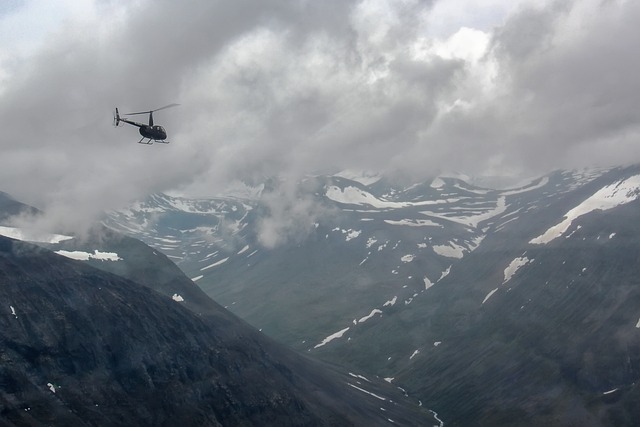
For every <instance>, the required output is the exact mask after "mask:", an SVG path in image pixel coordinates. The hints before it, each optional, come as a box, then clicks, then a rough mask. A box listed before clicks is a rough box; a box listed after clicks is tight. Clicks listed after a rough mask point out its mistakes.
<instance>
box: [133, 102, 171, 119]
mask: <svg viewBox="0 0 640 427" xmlns="http://www.w3.org/2000/svg"><path fill="white" fill-rule="evenodd" d="M178 105H180V104H169V105H165V106H164V107H160V108H156V109H155V110H150V111H140V112H137V113H126V114H125V115H127V116H135V115H136V114H149V113H153V112H156V111H160V110H164V109H165V108H171V107H177V106H178Z"/></svg>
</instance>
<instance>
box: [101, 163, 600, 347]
mask: <svg viewBox="0 0 640 427" xmlns="http://www.w3.org/2000/svg"><path fill="white" fill-rule="evenodd" d="M603 173H604V171H589V172H581V173H578V172H558V173H555V174H552V175H550V176H545V177H541V178H538V179H535V180H533V181H532V182H530V183H529V184H527V185H524V186H522V187H520V188H515V189H509V190H490V189H483V188H478V187H475V186H473V185H470V184H468V183H466V182H465V181H462V180H460V179H457V178H436V179H433V180H431V181H428V182H423V183H417V184H413V185H409V186H405V187H397V186H395V185H393V184H391V183H389V182H387V181H386V180H384V179H382V178H380V177H375V176H366V177H365V178H364V179H363V177H361V176H357V175H355V174H353V173H351V174H339V175H334V176H321V177H313V178H308V179H307V180H305V182H304V183H301V184H300V186H301V188H304V190H305V191H304V194H302V195H300V194H296V197H298V198H303V203H307V204H308V206H309V210H310V214H309V215H308V216H307V217H305V218H307V220H308V221H309V223H308V224H305V225H306V227H305V226H303V227H300V228H301V229H303V230H304V231H305V232H304V233H302V235H298V236H297V237H296V238H295V239H294V240H293V241H289V242H285V244H281V245H279V246H276V247H275V248H268V247H265V246H264V245H263V244H261V240H260V233H261V226H262V225H263V224H264V222H265V218H272V217H273V215H272V211H273V210H274V209H273V208H272V207H271V206H269V205H268V204H265V203H264V202H263V200H262V199H261V198H253V199H238V198H216V199H210V200H189V199H183V198H178V197H169V196H166V195H153V196H150V197H149V198H148V199H146V200H144V201H141V202H138V203H136V204H134V205H132V206H131V207H130V208H129V209H127V210H122V211H119V212H111V213H110V214H109V215H108V218H107V219H106V220H105V224H106V225H107V226H109V227H111V228H114V229H116V230H119V231H122V232H124V233H129V234H132V235H134V236H135V237H137V238H140V239H141V240H143V241H145V242H146V243H148V244H149V245H151V246H152V247H154V248H156V249H158V250H160V251H162V252H163V253H165V254H166V255H167V256H169V257H170V258H171V259H172V260H174V261H175V262H176V264H177V265H178V266H180V268H181V269H182V270H183V271H185V272H186V273H187V275H188V276H189V277H191V278H192V279H193V280H194V281H196V282H197V283H198V285H199V286H200V287H201V288H203V289H204V290H205V291H206V292H208V293H209V295H211V296H212V297H214V298H215V299H216V300H217V301H218V302H220V303H221V304H223V305H225V306H227V307H228V308H230V309H231V310H232V311H233V312H235V313H237V314H239V315H240V316H241V317H244V318H245V319H246V320H248V321H249V322H250V323H252V324H254V325H255V326H256V327H258V328H262V329H263V330H264V331H265V332H266V333H268V334H271V335H273V336H275V337H277V338H278V339H280V340H282V341H284V342H287V343H289V344H291V345H293V346H295V347H297V348H299V349H305V350H307V349H311V350H312V349H313V348H315V347H316V345H318V344H321V343H326V342H328V341H327V338H328V337H330V336H333V334H335V333H336V332H339V331H343V330H345V329H346V328H350V327H351V328H352V327H353V326H355V325H357V323H358V321H359V319H364V320H363V321H366V320H367V319H369V318H370V317H368V316H376V315H379V314H380V312H383V311H384V307H390V306H392V305H393V304H401V305H408V304H410V303H411V302H412V301H413V299H414V298H416V297H417V296H418V295H419V294H421V293H423V292H425V291H426V290H428V289H429V288H430V287H431V286H433V285H434V284H436V283H438V282H439V281H440V280H442V279H444V278H445V277H446V276H447V274H449V272H450V271H451V270H452V268H454V266H455V265H456V264H458V263H459V262H460V261H461V260H462V259H464V258H465V256H468V255H469V254H470V253H472V252H473V251H474V250H475V249H476V248H478V247H479V245H481V243H482V241H483V240H484V239H485V238H486V237H487V235H490V234H493V233H496V232H499V231H500V230H502V229H503V228H504V227H506V226H507V225H508V224H510V223H513V222H517V221H518V219H519V218H520V217H521V216H522V215H525V214H527V213H528V212H532V211H536V210H537V209H541V208H543V207H544V206H545V205H548V204H550V203H551V202H552V201H553V200H555V199H557V198H559V197H562V196H563V194H566V193H570V192H573V191H575V190H576V189H577V188H580V187H581V186H582V185H584V184H586V183H588V182H590V181H591V180H593V179H595V178H596V177H597V176H599V175H601V174H603ZM345 175H348V176H349V177H350V178H351V179H349V178H347V177H345ZM267 191H268V190H264V192H263V198H264V197H266V196H264V194H265V193H266V192H267ZM267 194H268V193H267ZM309 198H311V202H309ZM283 203H286V202H283ZM294 203H295V202H294ZM318 212H320V213H318ZM287 215H288V212H284V213H283V214H282V216H283V217H282V218H276V220H279V221H281V222H286V221H288V220H290V219H289V218H287ZM294 220H297V219H295V218H294ZM283 232H287V231H283ZM385 304H386V305H385ZM319 307H321V308H319ZM309 310H311V311H309ZM372 313H373V314H372ZM310 314H312V315H310Z"/></svg>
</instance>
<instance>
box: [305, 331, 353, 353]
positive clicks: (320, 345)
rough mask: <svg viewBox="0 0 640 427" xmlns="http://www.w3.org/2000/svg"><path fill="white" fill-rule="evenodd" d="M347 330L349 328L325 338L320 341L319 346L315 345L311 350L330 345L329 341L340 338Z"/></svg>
mask: <svg viewBox="0 0 640 427" xmlns="http://www.w3.org/2000/svg"><path fill="white" fill-rule="evenodd" d="M348 330H349V328H348V327H347V328H344V329H342V330H340V331H338V332H336V333H335V334H331V335H329V336H328V337H326V338H325V339H323V340H322V342H321V343H320V344H316V345H315V346H314V347H313V348H318V347H322V346H323V345H326V344H328V343H330V342H331V341H333V340H335V339H337V338H342V336H343V335H344V334H345V332H347V331H348Z"/></svg>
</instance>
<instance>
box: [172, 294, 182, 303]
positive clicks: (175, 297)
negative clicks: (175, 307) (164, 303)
mask: <svg viewBox="0 0 640 427" xmlns="http://www.w3.org/2000/svg"><path fill="white" fill-rule="evenodd" d="M171 298H172V299H173V300H174V301H177V302H182V301H184V298H182V296H180V295H178V294H173V296H172V297H171Z"/></svg>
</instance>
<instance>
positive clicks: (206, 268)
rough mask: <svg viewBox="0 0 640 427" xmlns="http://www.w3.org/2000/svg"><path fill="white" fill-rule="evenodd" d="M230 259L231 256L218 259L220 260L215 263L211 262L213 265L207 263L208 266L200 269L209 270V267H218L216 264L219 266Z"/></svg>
mask: <svg viewBox="0 0 640 427" xmlns="http://www.w3.org/2000/svg"><path fill="white" fill-rule="evenodd" d="M249 256H251V255H249ZM228 259H229V257H227V258H224V259H221V260H220V261H218V262H214V263H213V264H211V265H207V266H206V267H202V268H201V269H200V271H205V270H208V269H210V268H212V267H216V266H218V265H220V264H223V263H225V262H227V260H228Z"/></svg>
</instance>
